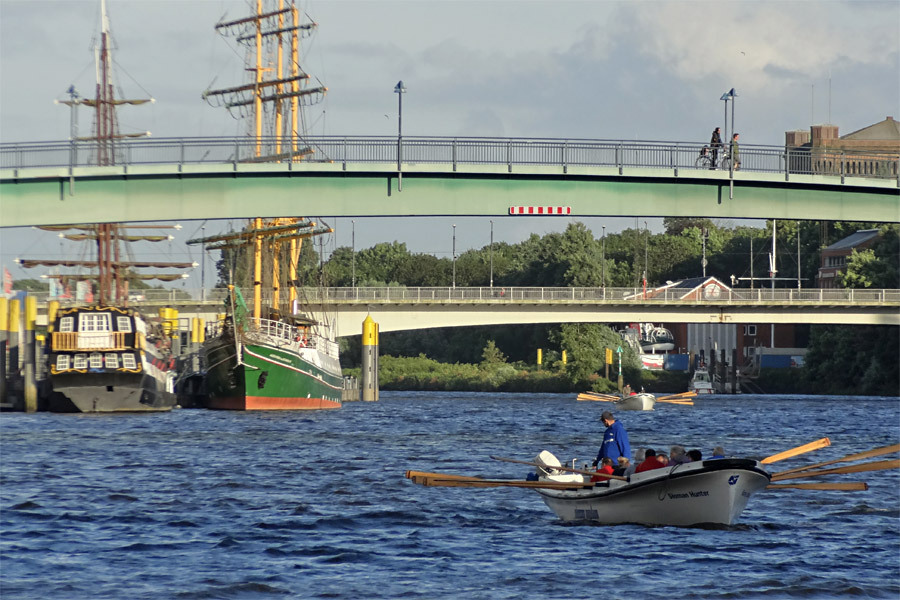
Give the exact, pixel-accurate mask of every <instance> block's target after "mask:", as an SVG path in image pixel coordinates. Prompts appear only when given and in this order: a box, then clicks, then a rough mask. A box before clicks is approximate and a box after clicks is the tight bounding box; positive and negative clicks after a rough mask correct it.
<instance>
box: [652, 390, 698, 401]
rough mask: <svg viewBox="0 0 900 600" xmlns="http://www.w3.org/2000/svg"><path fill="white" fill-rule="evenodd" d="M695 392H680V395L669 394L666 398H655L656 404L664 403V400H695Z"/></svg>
mask: <svg viewBox="0 0 900 600" xmlns="http://www.w3.org/2000/svg"><path fill="white" fill-rule="evenodd" d="M696 397H697V392H681V393H680V394H670V395H668V396H662V397H660V398H657V399H656V401H657V402H665V401H666V400H679V399H687V398H696Z"/></svg>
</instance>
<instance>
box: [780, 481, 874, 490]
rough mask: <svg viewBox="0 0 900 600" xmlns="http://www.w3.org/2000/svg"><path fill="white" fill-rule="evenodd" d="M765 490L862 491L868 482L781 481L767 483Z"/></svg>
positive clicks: (867, 487) (866, 487)
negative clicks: (780, 482) (778, 482)
mask: <svg viewBox="0 0 900 600" xmlns="http://www.w3.org/2000/svg"><path fill="white" fill-rule="evenodd" d="M766 489H767V490H789V489H798V490H838V491H847V492H864V491H866V490H867V489H869V484H867V483H866V482H864V481H848V482H844V483H782V484H777V485H776V484H773V485H767V486H766Z"/></svg>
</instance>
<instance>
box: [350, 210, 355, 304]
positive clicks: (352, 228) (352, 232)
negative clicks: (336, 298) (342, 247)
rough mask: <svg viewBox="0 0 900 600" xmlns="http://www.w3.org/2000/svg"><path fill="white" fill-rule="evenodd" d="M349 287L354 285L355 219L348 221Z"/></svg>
mask: <svg viewBox="0 0 900 600" xmlns="http://www.w3.org/2000/svg"><path fill="white" fill-rule="evenodd" d="M350 287H353V288H355V287H356V220H355V219H352V220H351V221H350Z"/></svg>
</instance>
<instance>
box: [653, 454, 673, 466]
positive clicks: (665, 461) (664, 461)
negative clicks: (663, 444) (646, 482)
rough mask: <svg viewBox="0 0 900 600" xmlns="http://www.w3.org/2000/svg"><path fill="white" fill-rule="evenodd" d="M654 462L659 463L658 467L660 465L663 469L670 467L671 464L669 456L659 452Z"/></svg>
mask: <svg viewBox="0 0 900 600" xmlns="http://www.w3.org/2000/svg"><path fill="white" fill-rule="evenodd" d="M656 460H657V462H659V464H660V465H662V466H664V467H671V466H672V463H670V462H669V455H668V454H666V453H665V452H660V453H659V454H657V455H656Z"/></svg>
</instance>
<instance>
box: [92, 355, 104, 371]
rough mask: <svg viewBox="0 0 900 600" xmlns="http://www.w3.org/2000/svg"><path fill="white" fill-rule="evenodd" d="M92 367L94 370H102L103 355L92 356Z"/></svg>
mask: <svg viewBox="0 0 900 600" xmlns="http://www.w3.org/2000/svg"><path fill="white" fill-rule="evenodd" d="M90 366H91V368H92V369H102V368H103V355H102V354H100V353H99V352H94V353H93V354H91V360H90Z"/></svg>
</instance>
